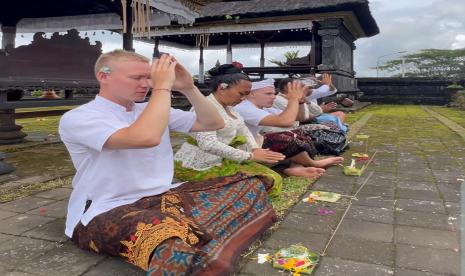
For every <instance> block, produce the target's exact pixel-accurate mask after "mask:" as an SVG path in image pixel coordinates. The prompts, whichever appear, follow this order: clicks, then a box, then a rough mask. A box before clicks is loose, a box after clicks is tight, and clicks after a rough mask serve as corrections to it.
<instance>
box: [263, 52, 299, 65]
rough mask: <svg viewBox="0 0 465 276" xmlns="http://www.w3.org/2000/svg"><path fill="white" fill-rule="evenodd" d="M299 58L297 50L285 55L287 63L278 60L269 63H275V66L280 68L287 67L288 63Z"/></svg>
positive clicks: (271, 60) (270, 60)
mask: <svg viewBox="0 0 465 276" xmlns="http://www.w3.org/2000/svg"><path fill="white" fill-rule="evenodd" d="M298 57H299V50H297V51H289V52H286V53H284V58H285V59H286V60H285V61H280V60H277V59H269V60H268V61H269V62H271V63H274V64H276V65H278V66H287V63H288V62H289V61H290V60H293V59H296V58H298Z"/></svg>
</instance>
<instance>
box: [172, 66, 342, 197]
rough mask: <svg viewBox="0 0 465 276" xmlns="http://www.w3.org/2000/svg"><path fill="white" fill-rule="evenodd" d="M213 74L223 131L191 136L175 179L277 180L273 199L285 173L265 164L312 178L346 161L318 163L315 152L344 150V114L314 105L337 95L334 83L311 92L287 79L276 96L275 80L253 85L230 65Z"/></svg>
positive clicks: (212, 98) (180, 152) (334, 159)
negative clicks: (245, 177)
mask: <svg viewBox="0 0 465 276" xmlns="http://www.w3.org/2000/svg"><path fill="white" fill-rule="evenodd" d="M209 73H210V75H211V76H212V93H211V94H210V95H209V96H207V99H208V100H209V101H211V102H212V103H213V105H214V106H215V107H216V109H217V110H218V113H219V114H220V115H221V117H222V118H223V120H224V121H225V127H224V128H222V129H219V130H216V131H210V132H196V133H192V134H191V136H190V138H189V139H188V141H187V142H186V143H184V144H183V145H182V146H181V148H180V149H179V150H178V151H177V153H176V154H175V156H174V158H175V178H177V179H179V180H181V181H200V180H206V179H209V178H212V177H218V176H228V175H233V174H236V173H238V172H247V173H250V174H254V175H255V174H262V175H264V176H267V177H270V178H272V179H273V181H274V186H273V190H272V192H271V194H270V195H271V196H275V195H279V193H280V190H281V185H282V178H281V175H280V174H279V173H277V172H275V171H274V170H273V169H271V168H270V167H269V165H268V166H267V165H263V164H261V163H266V164H276V163H278V162H281V161H283V160H286V161H287V162H281V163H284V165H283V166H285V168H284V169H283V170H282V171H283V173H284V174H286V175H289V176H303V177H309V178H312V179H316V178H318V177H320V176H322V175H323V174H324V173H325V168H327V167H329V166H333V165H338V164H341V163H342V161H343V158H342V157H329V158H326V159H321V160H315V159H314V158H315V156H316V155H317V154H331V155H338V154H339V153H341V152H342V151H343V150H344V148H345V146H346V139H345V133H346V132H347V126H346V125H345V124H344V119H345V116H344V113H343V112H340V111H339V112H333V113H332V114H327V113H323V110H322V107H320V106H319V105H318V104H317V101H316V100H317V97H322V96H328V95H330V94H331V93H335V92H334V91H335V88H334V87H333V86H332V84H331V82H330V79H329V83H327V84H323V85H321V86H320V87H319V88H318V90H317V89H315V90H317V91H316V93H315V94H313V90H312V88H310V87H308V86H305V85H304V84H303V83H302V82H300V81H298V80H296V79H292V78H285V79H282V80H281V81H280V82H279V85H278V89H279V93H276V88H275V85H274V80H273V79H265V80H262V81H256V82H252V81H251V80H250V79H249V77H248V76H247V75H246V74H245V73H243V72H242V71H241V69H240V68H236V67H235V66H234V65H232V64H225V65H221V66H219V67H215V68H213V69H212V70H210V71H209ZM324 77H325V78H328V76H324ZM331 90H333V91H331ZM312 95H313V97H312Z"/></svg>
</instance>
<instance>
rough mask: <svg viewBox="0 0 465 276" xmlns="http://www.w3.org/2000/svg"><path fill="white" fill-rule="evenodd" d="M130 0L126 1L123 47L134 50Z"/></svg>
mask: <svg viewBox="0 0 465 276" xmlns="http://www.w3.org/2000/svg"><path fill="white" fill-rule="evenodd" d="M133 39H134V37H133V34H132V0H127V2H126V33H123V49H124V50H126V51H132V52H134V48H133V43H132V40H133Z"/></svg>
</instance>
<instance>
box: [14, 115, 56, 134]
mask: <svg viewBox="0 0 465 276" xmlns="http://www.w3.org/2000/svg"><path fill="white" fill-rule="evenodd" d="M60 118H61V116H50V117H37V118H27V119H18V120H16V124H17V125H20V126H22V127H23V129H22V131H23V132H25V133H31V132H41V133H47V134H57V133H58V123H59V122H60Z"/></svg>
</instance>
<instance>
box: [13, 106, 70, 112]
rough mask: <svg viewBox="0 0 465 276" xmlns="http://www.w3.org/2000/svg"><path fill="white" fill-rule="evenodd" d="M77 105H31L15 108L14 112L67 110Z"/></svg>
mask: <svg viewBox="0 0 465 276" xmlns="http://www.w3.org/2000/svg"><path fill="white" fill-rule="evenodd" d="M76 107H78V105H69V106H53V107H33V108H17V109H16V110H15V112H16V113H24V112H34V111H48V110H69V109H73V108H76Z"/></svg>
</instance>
